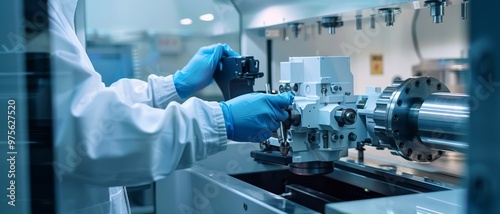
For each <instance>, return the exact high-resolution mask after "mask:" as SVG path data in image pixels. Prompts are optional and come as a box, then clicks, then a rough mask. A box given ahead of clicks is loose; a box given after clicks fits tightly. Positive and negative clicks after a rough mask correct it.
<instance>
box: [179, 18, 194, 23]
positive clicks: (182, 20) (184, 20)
mask: <svg viewBox="0 0 500 214" xmlns="http://www.w3.org/2000/svg"><path fill="white" fill-rule="evenodd" d="M192 23H193V20H191V19H188V18H186V19H181V25H190V24H192Z"/></svg>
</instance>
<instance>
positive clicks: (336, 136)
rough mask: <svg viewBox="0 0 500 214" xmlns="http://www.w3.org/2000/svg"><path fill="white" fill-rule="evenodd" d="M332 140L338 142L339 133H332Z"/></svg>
mask: <svg viewBox="0 0 500 214" xmlns="http://www.w3.org/2000/svg"><path fill="white" fill-rule="evenodd" d="M331 140H332V142H337V140H339V136H338V135H337V134H332V136H331Z"/></svg>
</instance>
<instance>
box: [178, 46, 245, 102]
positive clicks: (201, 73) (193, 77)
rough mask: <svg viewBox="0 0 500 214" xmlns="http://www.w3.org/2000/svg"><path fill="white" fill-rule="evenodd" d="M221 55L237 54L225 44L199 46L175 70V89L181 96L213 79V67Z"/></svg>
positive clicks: (183, 96)
mask: <svg viewBox="0 0 500 214" xmlns="http://www.w3.org/2000/svg"><path fill="white" fill-rule="evenodd" d="M223 56H239V54H238V53H236V52H234V51H233V50H232V49H231V48H230V47H229V46H228V45H227V44H215V45H211V46H206V47H202V48H200V50H198V52H196V54H195V55H194V56H193V58H191V60H190V61H189V62H188V64H187V65H186V66H184V68H182V70H179V71H177V72H175V74H174V76H173V79H174V85H175V89H176V90H177V93H178V94H179V96H180V97H181V98H186V97H189V96H190V95H191V94H194V93H195V92H197V91H199V90H201V89H203V88H205V87H206V86H208V85H209V84H210V82H211V81H212V79H213V76H214V72H215V68H216V67H217V65H218V63H219V60H220V59H221V58H222V57H223Z"/></svg>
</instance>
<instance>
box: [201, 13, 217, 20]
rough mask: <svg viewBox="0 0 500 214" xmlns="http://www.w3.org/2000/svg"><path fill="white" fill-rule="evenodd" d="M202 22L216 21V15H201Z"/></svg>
mask: <svg viewBox="0 0 500 214" xmlns="http://www.w3.org/2000/svg"><path fill="white" fill-rule="evenodd" d="M200 20H201V21H206V22H209V21H212V20H214V15H213V14H211V13H207V14H204V15H201V16H200Z"/></svg>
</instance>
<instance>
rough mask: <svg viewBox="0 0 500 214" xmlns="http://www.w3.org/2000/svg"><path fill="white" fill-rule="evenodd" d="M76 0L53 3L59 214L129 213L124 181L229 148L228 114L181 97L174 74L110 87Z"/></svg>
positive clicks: (156, 175) (160, 174)
mask: <svg viewBox="0 0 500 214" xmlns="http://www.w3.org/2000/svg"><path fill="white" fill-rule="evenodd" d="M76 4H77V0H49V7H48V10H49V16H50V19H49V24H50V33H49V35H50V38H51V41H52V42H51V50H52V51H51V54H52V55H51V56H52V70H53V73H52V80H53V82H52V84H53V95H54V96H53V100H52V101H53V104H54V107H55V108H54V111H53V118H54V123H55V126H54V130H55V133H54V135H55V154H56V156H55V162H54V164H53V166H54V168H55V173H56V179H57V180H56V185H57V187H58V195H57V198H58V201H57V203H58V206H59V207H60V209H59V211H60V212H62V213H129V212H130V209H129V206H128V200H127V197H126V192H125V188H123V187H122V186H132V185H141V184H147V183H150V182H152V181H155V180H158V179H161V178H164V177H165V176H167V175H168V174H169V173H171V172H172V171H174V170H176V169H179V168H186V167H189V166H190V165H192V163H193V162H195V161H198V160H201V159H204V158H206V157H207V156H208V155H211V154H214V153H216V152H218V151H221V150H223V149H225V145H226V142H227V137H226V128H225V125H224V117H223V114H222V110H221V108H220V107H219V104H218V103H216V102H205V101H202V100H200V99H197V98H191V99H189V100H187V101H185V102H184V103H183V104H182V105H181V104H179V103H177V102H175V101H178V100H180V98H179V97H178V95H177V92H176V90H175V87H174V84H173V80H172V76H167V77H158V76H155V75H151V76H150V77H149V78H148V82H144V81H140V80H133V79H122V80H120V81H118V82H116V83H114V84H113V85H111V86H110V87H105V86H104V84H103V83H102V82H101V76H100V75H99V74H98V73H97V72H96V71H95V70H94V68H93V66H92V64H91V62H90V60H89V58H88V57H87V54H86V52H85V50H84V48H83V46H82V45H81V44H80V43H79V40H78V38H77V36H76V34H75V30H74V24H73V17H74V13H75V8H76ZM107 72H108V71H107ZM109 72H113V71H109ZM165 191H168V190H165ZM187 191H188V190H187Z"/></svg>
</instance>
